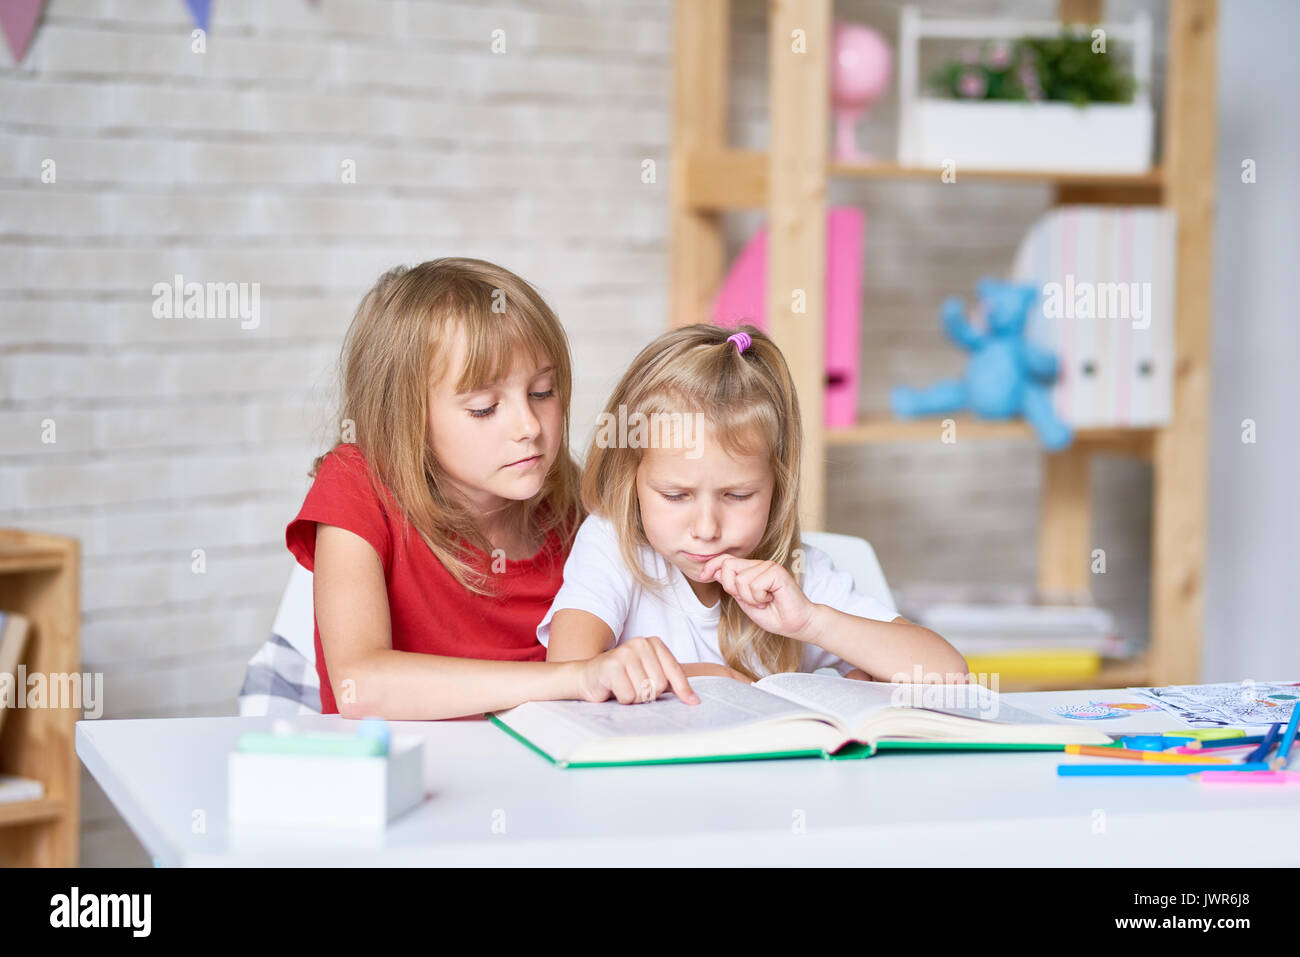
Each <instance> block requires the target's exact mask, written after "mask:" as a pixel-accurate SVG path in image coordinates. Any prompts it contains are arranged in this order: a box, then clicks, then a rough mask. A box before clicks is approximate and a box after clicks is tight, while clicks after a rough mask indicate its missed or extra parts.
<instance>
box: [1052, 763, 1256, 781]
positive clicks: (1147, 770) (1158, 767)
mask: <svg viewBox="0 0 1300 957" xmlns="http://www.w3.org/2000/svg"><path fill="white" fill-rule="evenodd" d="M1267 770H1269V766H1268V765H1267V764H1265V763H1264V762H1263V761H1257V762H1254V763H1252V764H1231V765H1228V766H1227V767H1224V766H1223V765H1221V764H1160V763H1158V762H1154V761H1151V762H1147V761H1144V762H1142V763H1141V764H1058V765H1057V766H1056V773H1057V774H1058V775H1059V776H1061V777H1063V778H1091V777H1116V776H1120V777H1148V776H1150V777H1154V776H1156V775H1162V774H1183V775H1187V774H1198V773H1200V772H1202V771H1220V772H1223V773H1225V774H1232V773H1235V772H1237V771H1267Z"/></svg>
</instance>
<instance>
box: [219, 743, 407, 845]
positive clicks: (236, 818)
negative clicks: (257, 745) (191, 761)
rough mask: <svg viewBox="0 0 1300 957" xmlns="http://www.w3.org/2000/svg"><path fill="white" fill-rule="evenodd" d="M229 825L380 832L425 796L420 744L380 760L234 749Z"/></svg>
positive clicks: (394, 746) (393, 749)
mask: <svg viewBox="0 0 1300 957" xmlns="http://www.w3.org/2000/svg"><path fill="white" fill-rule="evenodd" d="M228 770H229V781H228V786H227V807H228V810H229V815H230V822H231V823H232V824H235V823H246V824H284V825H300V826H314V827H321V826H326V827H346V828H372V829H376V828H377V829H382V828H384V827H385V826H387V824H388V822H389V821H391V820H393V819H394V818H395V817H397V816H398V815H400V814H403V813H405V812H406V811H409V810H410V809H411V808H413V807H415V806H416V805H417V804H419V803H420V801H421V800H423V797H424V739H423V738H421V737H419V736H418V735H394V737H393V739H392V743H391V745H390V747H389V753H388V755H387V756H383V757H345V756H334V755H311V754H267V753H261V752H256V753H244V752H239V751H235V752H232V753H231V755H230V759H229V764H228Z"/></svg>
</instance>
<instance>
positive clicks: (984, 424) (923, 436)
mask: <svg viewBox="0 0 1300 957" xmlns="http://www.w3.org/2000/svg"><path fill="white" fill-rule="evenodd" d="M950 418H952V420H953V421H954V422H955V423H956V431H955V435H956V438H957V440H958V442H960V441H962V440H965V439H980V440H988V439H1001V440H1004V441H1006V440H1020V441H1034V440H1035V436H1034V431H1033V429H1031V428H1030V427H1029V424H1028V423H1026V422H1025V421H1024V420H1022V419H1013V420H1010V421H1006V422H998V421H992V420H987V419H977V418H975V417H973V416H969V415H963V416H950ZM943 421H944V420H943V419H906V420H905V419H894V418H890V417H889V416H883V415H882V416H869V417H867V418H865V419H863V420H862V421H860V422H859V423H858V424H857V425H854V426H851V427H849V428H846V429H827V430H826V444H827V445H864V444H869V443H872V442H938V441H939V440H940V439H941V438H942V435H943ZM1155 431H1156V430H1155V429H1115V428H1105V429H1080V430H1078V431H1077V432H1076V433H1075V442H1076V443H1077V444H1079V445H1086V446H1088V447H1089V448H1090V450H1092V451H1116V452H1121V453H1124V454H1132V455H1138V456H1139V457H1141V456H1142V455H1143V454H1144V450H1145V454H1146V455H1149V454H1150V452H1149V449H1150V445H1151V440H1152V436H1153V435H1154V434H1155Z"/></svg>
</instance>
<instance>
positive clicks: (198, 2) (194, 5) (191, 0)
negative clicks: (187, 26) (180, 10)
mask: <svg viewBox="0 0 1300 957" xmlns="http://www.w3.org/2000/svg"><path fill="white" fill-rule="evenodd" d="M185 5H186V6H187V7H189V8H190V16H191V17H193V18H194V25H195V26H197V27H198V28H199V29H200V30H202V31H203V32H204V33H207V32H208V16H209V15H210V14H211V13H212V0H185Z"/></svg>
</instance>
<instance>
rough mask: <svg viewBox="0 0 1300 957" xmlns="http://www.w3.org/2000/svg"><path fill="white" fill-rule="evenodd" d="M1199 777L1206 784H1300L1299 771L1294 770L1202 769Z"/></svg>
mask: <svg viewBox="0 0 1300 957" xmlns="http://www.w3.org/2000/svg"><path fill="white" fill-rule="evenodd" d="M1199 777H1200V779H1201V780H1202V781H1204V782H1205V783H1206V784H1300V772H1296V771H1251V772H1250V773H1249V774H1235V773H1233V772H1232V771H1202V772H1201V774H1200V775H1199Z"/></svg>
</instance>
